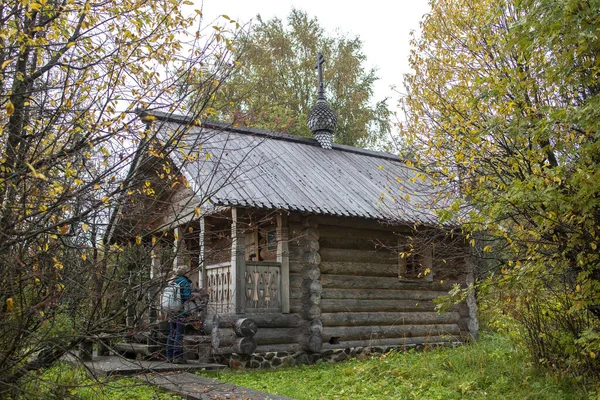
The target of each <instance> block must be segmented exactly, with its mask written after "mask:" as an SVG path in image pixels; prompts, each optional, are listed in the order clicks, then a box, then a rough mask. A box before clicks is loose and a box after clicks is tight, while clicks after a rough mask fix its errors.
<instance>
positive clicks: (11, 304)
mask: <svg viewBox="0 0 600 400" xmlns="http://www.w3.org/2000/svg"><path fill="white" fill-rule="evenodd" d="M13 308H15V303H14V300H13V298H12V297H9V298H8V299H6V310H7V311H12V310H13Z"/></svg>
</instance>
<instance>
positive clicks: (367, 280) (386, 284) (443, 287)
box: [321, 274, 452, 292]
mask: <svg viewBox="0 0 600 400" xmlns="http://www.w3.org/2000/svg"><path fill="white" fill-rule="evenodd" d="M321 283H322V284H323V288H338V289H398V290H427V291H440V292H442V291H445V292H448V291H449V290H450V289H452V286H451V285H450V284H448V283H439V281H433V282H427V281H400V280H398V279H397V278H387V277H375V276H352V275H331V274H323V275H321Z"/></svg>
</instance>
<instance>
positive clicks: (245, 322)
mask: <svg viewBox="0 0 600 400" xmlns="http://www.w3.org/2000/svg"><path fill="white" fill-rule="evenodd" d="M257 330H258V325H257V324H256V322H254V320H253V319H250V318H240V319H238V320H237V321H235V323H234V324H233V331H234V332H235V334H236V335H238V336H254V335H255V334H256V331H257Z"/></svg>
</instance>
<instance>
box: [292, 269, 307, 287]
mask: <svg viewBox="0 0 600 400" xmlns="http://www.w3.org/2000/svg"><path fill="white" fill-rule="evenodd" d="M303 268H304V267H303ZM302 282H304V278H302V275H301V274H299V273H292V272H290V290H292V289H297V288H300V287H302Z"/></svg>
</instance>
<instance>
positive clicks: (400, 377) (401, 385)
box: [203, 334, 599, 400]
mask: <svg viewBox="0 0 600 400" xmlns="http://www.w3.org/2000/svg"><path fill="white" fill-rule="evenodd" d="M203 375H205V376H209V377H211V378H214V379H218V380H221V381H224V382H228V383H233V384H238V385H241V386H246V387H250V388H254V389H257V390H261V391H265V392H270V393H275V394H280V395H284V396H289V397H293V398H295V399H481V398H486V399H511V400H512V399H544V400H552V399H588V398H599V397H598V395H597V393H596V390H597V389H598V386H597V384H596V387H594V385H593V384H592V383H588V384H584V383H582V380H577V379H571V378H566V377H563V378H561V377H558V376H555V375H552V374H544V373H541V372H539V371H536V370H535V369H534V368H533V367H532V365H531V364H530V363H528V362H527V360H526V357H525V354H524V353H523V352H522V351H520V350H519V349H517V348H515V347H514V346H513V345H511V344H510V343H509V342H508V340H507V339H504V338H502V337H500V336H498V335H491V334H484V335H482V338H481V339H480V340H479V341H477V342H476V343H472V344H468V345H464V346H460V347H457V348H437V349H426V350H424V351H417V352H415V351H409V352H407V353H401V352H391V353H388V354H385V355H382V356H380V357H374V358H370V359H366V360H350V361H347V362H344V363H338V364H329V363H324V362H322V363H317V364H316V365H312V366H299V367H294V368H288V369H277V370H259V371H242V372H240V371H231V370H225V371H220V372H215V373H210V374H207V373H203Z"/></svg>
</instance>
